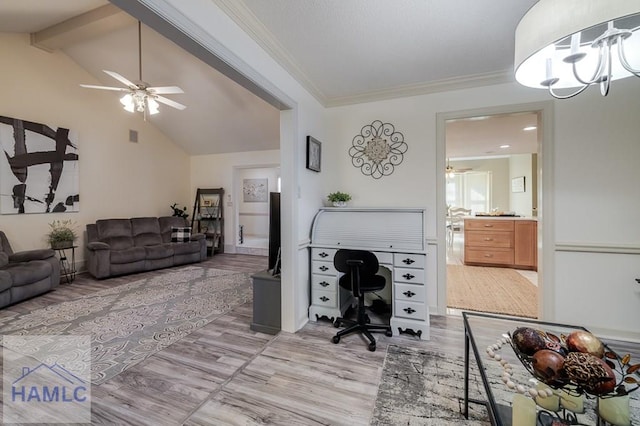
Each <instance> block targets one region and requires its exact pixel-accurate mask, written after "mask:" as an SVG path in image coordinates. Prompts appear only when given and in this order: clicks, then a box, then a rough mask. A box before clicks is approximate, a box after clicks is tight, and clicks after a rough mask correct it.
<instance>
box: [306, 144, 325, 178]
mask: <svg viewBox="0 0 640 426" xmlns="http://www.w3.org/2000/svg"><path fill="white" fill-rule="evenodd" d="M321 160H322V143H321V142H320V141H319V140H317V139H315V138H314V137H313V136H307V169H309V170H313V171H314V172H319V171H320V163H321Z"/></svg>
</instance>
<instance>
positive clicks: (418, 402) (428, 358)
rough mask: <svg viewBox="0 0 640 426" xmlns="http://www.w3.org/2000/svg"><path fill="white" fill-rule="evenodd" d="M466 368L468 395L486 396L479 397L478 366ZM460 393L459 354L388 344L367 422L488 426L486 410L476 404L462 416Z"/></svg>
mask: <svg viewBox="0 0 640 426" xmlns="http://www.w3.org/2000/svg"><path fill="white" fill-rule="evenodd" d="M472 365H473V363H472ZM474 367H475V365H474ZM470 373H471V374H470V381H469V386H470V390H469V394H470V397H471V398H478V399H480V398H482V399H485V398H484V397H481V396H480V395H482V394H481V392H483V391H481V389H482V381H481V378H480V376H479V374H478V373H477V370H476V369H475V368H473V369H471V372H470ZM463 396H464V362H463V360H462V359H461V358H459V357H450V356H446V355H444V354H441V353H436V352H431V351H427V350H424V349H415V348H410V347H400V346H396V345H389V348H388V350H387V356H386V358H385V360H384V367H383V370H382V378H381V379H380V386H379V387H378V396H377V398H376V403H375V408H374V411H373V418H372V421H371V424H372V425H380V426H382V425H385V426H387V425H398V426H399V425H432V426H449V425H473V426H480V425H483V426H484V425H489V424H490V423H489V417H488V414H487V411H486V409H485V408H484V406H481V405H478V404H469V419H468V420H467V419H465V418H464V416H463V415H462V409H463V402H462V401H461V400H460V398H462V397H463Z"/></svg>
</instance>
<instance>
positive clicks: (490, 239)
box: [484, 237, 493, 241]
mask: <svg viewBox="0 0 640 426" xmlns="http://www.w3.org/2000/svg"><path fill="white" fill-rule="evenodd" d="M484 240H485V241H493V238H489V237H487V238H485V239H484Z"/></svg>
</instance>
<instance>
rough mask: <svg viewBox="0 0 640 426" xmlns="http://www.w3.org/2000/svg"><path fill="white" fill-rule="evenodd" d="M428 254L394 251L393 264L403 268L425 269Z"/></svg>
mask: <svg viewBox="0 0 640 426" xmlns="http://www.w3.org/2000/svg"><path fill="white" fill-rule="evenodd" d="M425 258H426V256H425V255H424V254H413V253H411V254H410V253H394V254H393V266H396V267H398V266H399V267H401V268H419V269H423V268H424V264H425Z"/></svg>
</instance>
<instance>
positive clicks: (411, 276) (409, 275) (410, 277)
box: [403, 274, 416, 280]
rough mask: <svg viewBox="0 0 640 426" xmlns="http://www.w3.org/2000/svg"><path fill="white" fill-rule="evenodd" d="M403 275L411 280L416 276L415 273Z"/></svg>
mask: <svg viewBox="0 0 640 426" xmlns="http://www.w3.org/2000/svg"><path fill="white" fill-rule="evenodd" d="M403 277H404V278H405V279H407V280H412V279H414V278H415V277H416V276H415V275H411V274H404V275H403Z"/></svg>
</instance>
